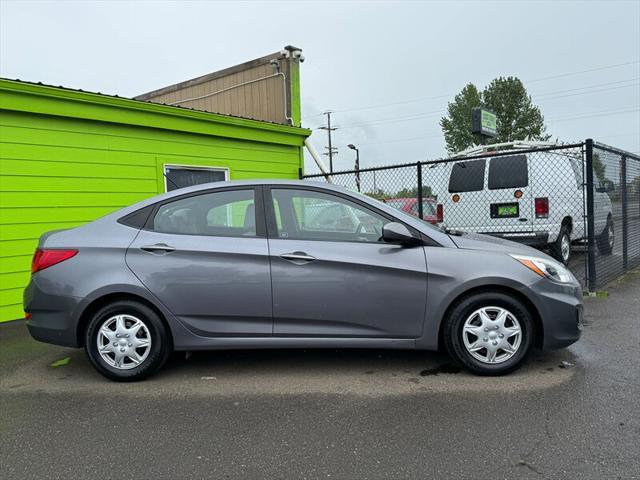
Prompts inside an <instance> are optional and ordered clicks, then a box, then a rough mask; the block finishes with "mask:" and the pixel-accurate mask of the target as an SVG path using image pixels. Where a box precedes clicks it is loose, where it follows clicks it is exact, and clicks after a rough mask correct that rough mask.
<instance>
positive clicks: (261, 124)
mask: <svg viewBox="0 0 640 480" xmlns="http://www.w3.org/2000/svg"><path fill="white" fill-rule="evenodd" d="M2 82H11V83H17V84H23V85H32V86H35V87H43V88H51V89H55V90H61V91H65V92H72V93H77V94H83V95H95V96H98V97H103V98H111V99H117V100H119V101H123V102H132V103H135V104H138V105H141V106H148V107H160V108H163V109H165V108H166V109H171V110H172V111H173V112H172V113H174V114H176V113H178V112H180V113H184V114H197V115H198V116H204V117H200V119H202V120H217V121H221V122H226V123H229V122H230V121H233V120H238V121H241V122H243V123H244V122H250V124H249V125H245V126H249V127H254V128H263V129H264V128H266V129H271V128H273V129H275V130H278V131H289V132H291V133H293V134H297V135H303V136H309V135H311V130H309V129H307V128H303V127H296V126H293V125H283V124H281V123H277V122H268V121H265V120H256V119H254V118H247V117H239V116H237V115H228V114H223V113H212V112H206V111H204V110H197V109H195V108H187V107H180V106H177V105H167V104H164V103H158V102H152V101H147V100H138V99H135V98H129V97H121V96H119V95H109V94H106V93H101V92H91V91H88V90H82V89H76V88H69V87H63V86H61V85H49V84H46V83H42V82H30V81H27V80H20V79H12V78H5V77H0V87H1V86H2ZM166 113H169V112H166ZM206 117H210V118H206ZM269 127H271V128H269Z"/></svg>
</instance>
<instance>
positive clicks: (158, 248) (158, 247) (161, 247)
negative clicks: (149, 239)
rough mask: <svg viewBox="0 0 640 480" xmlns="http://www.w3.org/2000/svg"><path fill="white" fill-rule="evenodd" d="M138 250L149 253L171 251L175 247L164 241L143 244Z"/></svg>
mask: <svg viewBox="0 0 640 480" xmlns="http://www.w3.org/2000/svg"><path fill="white" fill-rule="evenodd" d="M140 250H144V251H145V252H151V253H159V252H164V253H171V252H173V251H174V250H175V247H172V246H170V245H167V244H166V243H156V244H155V245H143V246H142V247H140Z"/></svg>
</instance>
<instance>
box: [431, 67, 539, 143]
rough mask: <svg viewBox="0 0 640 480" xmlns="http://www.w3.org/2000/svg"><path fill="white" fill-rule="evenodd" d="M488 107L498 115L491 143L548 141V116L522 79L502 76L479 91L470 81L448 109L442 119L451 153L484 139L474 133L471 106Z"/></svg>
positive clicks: (441, 123)
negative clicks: (545, 122) (528, 91)
mask: <svg viewBox="0 0 640 480" xmlns="http://www.w3.org/2000/svg"><path fill="white" fill-rule="evenodd" d="M474 107H484V108H486V109H488V110H491V111H492V112H494V113H495V114H496V117H497V135H496V137H494V138H492V139H488V141H487V143H502V142H512V141H515V140H548V139H549V138H550V137H551V135H549V134H547V133H546V127H545V125H544V117H543V116H542V113H541V112H540V109H539V108H538V107H537V106H536V105H534V104H533V102H532V101H531V95H529V94H528V93H527V90H526V89H525V87H524V85H523V84H522V82H521V81H520V80H519V79H518V78H516V77H498V78H496V79H494V80H493V81H492V82H491V83H490V84H489V85H487V87H486V88H485V89H484V90H483V91H482V92H478V89H477V88H476V87H475V86H474V85H473V84H471V83H470V84H468V85H467V86H465V87H464V88H463V89H462V91H461V92H460V93H459V94H458V95H456V96H455V97H454V99H453V102H451V103H449V105H448V108H447V117H443V118H442V119H441V120H440V126H441V127H442V131H443V133H444V138H445V142H446V144H447V150H448V151H449V153H455V152H459V151H460V150H464V149H466V148H469V147H471V146H473V145H478V144H479V143H480V139H479V138H478V137H476V136H474V135H473V134H472V133H471V109H472V108H474Z"/></svg>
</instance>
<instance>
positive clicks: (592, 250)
mask: <svg viewBox="0 0 640 480" xmlns="http://www.w3.org/2000/svg"><path fill="white" fill-rule="evenodd" d="M585 147H586V149H585V157H586V169H587V185H586V189H587V288H588V290H589V291H590V292H594V291H595V290H596V285H597V284H598V282H597V276H596V234H595V225H594V204H593V139H591V138H587V140H586V142H585Z"/></svg>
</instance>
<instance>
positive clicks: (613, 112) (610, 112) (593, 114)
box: [548, 108, 640, 122]
mask: <svg viewBox="0 0 640 480" xmlns="http://www.w3.org/2000/svg"><path fill="white" fill-rule="evenodd" d="M632 112H640V108H627V109H620V110H608V111H607V110H605V111H602V112H591V113H588V114H585V115H577V116H571V115H570V116H568V117H558V118H555V119H551V120H548V121H549V122H565V121H567V120H580V119H583V118H593V117H606V116H609V115H618V114H621V113H632Z"/></svg>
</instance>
